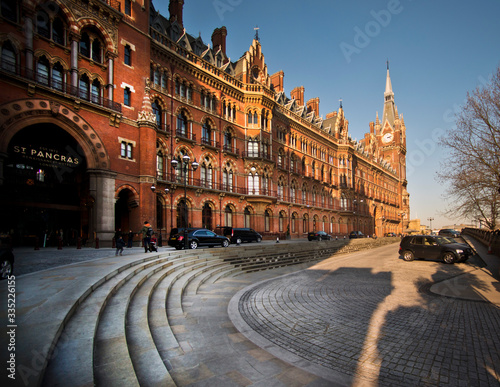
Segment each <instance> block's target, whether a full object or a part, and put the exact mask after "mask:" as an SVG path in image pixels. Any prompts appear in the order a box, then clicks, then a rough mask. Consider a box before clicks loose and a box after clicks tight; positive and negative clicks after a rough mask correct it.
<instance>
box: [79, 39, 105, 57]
mask: <svg viewBox="0 0 500 387" xmlns="http://www.w3.org/2000/svg"><path fill="white" fill-rule="evenodd" d="M103 47H104V45H103V44H102V42H101V40H100V39H99V38H98V37H97V36H95V35H92V37H91V36H90V35H89V34H88V33H87V32H84V33H82V37H81V38H80V55H82V56H84V57H87V58H89V59H92V60H93V61H95V62H98V63H101V62H102V58H103Z"/></svg>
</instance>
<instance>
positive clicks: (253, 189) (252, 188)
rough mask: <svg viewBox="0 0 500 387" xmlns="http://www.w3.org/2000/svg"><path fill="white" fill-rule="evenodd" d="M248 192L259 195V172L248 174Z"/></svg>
mask: <svg viewBox="0 0 500 387" xmlns="http://www.w3.org/2000/svg"><path fill="white" fill-rule="evenodd" d="M248 194H249V195H259V175H258V173H257V172H250V173H249V174H248Z"/></svg>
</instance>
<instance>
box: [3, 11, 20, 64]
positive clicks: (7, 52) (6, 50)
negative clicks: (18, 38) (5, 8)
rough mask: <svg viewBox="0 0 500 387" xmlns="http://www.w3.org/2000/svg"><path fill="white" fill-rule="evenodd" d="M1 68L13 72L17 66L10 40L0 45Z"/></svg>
mask: <svg viewBox="0 0 500 387" xmlns="http://www.w3.org/2000/svg"><path fill="white" fill-rule="evenodd" d="M2 5H3V2H2ZM1 55H2V69H3V70H7V71H10V72H13V73H15V72H16V67H17V60H16V52H15V51H14V47H13V46H12V43H11V42H10V41H8V40H7V41H6V42H5V43H4V44H3V46H2V53H1Z"/></svg>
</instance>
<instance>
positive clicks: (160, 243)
mask: <svg viewBox="0 0 500 387" xmlns="http://www.w3.org/2000/svg"><path fill="white" fill-rule="evenodd" d="M151 191H153V193H156V186H155V185H154V184H153V185H152V186H151ZM169 191H170V190H169V189H168V187H165V196H167V194H168V192H169ZM157 215H158V213H157ZM162 224H163V222H162ZM166 234H167V206H165V235H166ZM158 246H159V247H162V246H163V238H162V236H161V231H160V240H159V241H158Z"/></svg>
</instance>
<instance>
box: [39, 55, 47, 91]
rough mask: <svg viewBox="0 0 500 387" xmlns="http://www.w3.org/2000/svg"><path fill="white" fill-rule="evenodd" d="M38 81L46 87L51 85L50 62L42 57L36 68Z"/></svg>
mask: <svg viewBox="0 0 500 387" xmlns="http://www.w3.org/2000/svg"><path fill="white" fill-rule="evenodd" d="M36 70H37V71H36V79H37V81H38V82H40V83H43V84H44V85H48V84H49V61H48V60H47V58H45V57H44V56H42V57H41V58H40V59H39V60H38V63H37V66H36Z"/></svg>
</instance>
